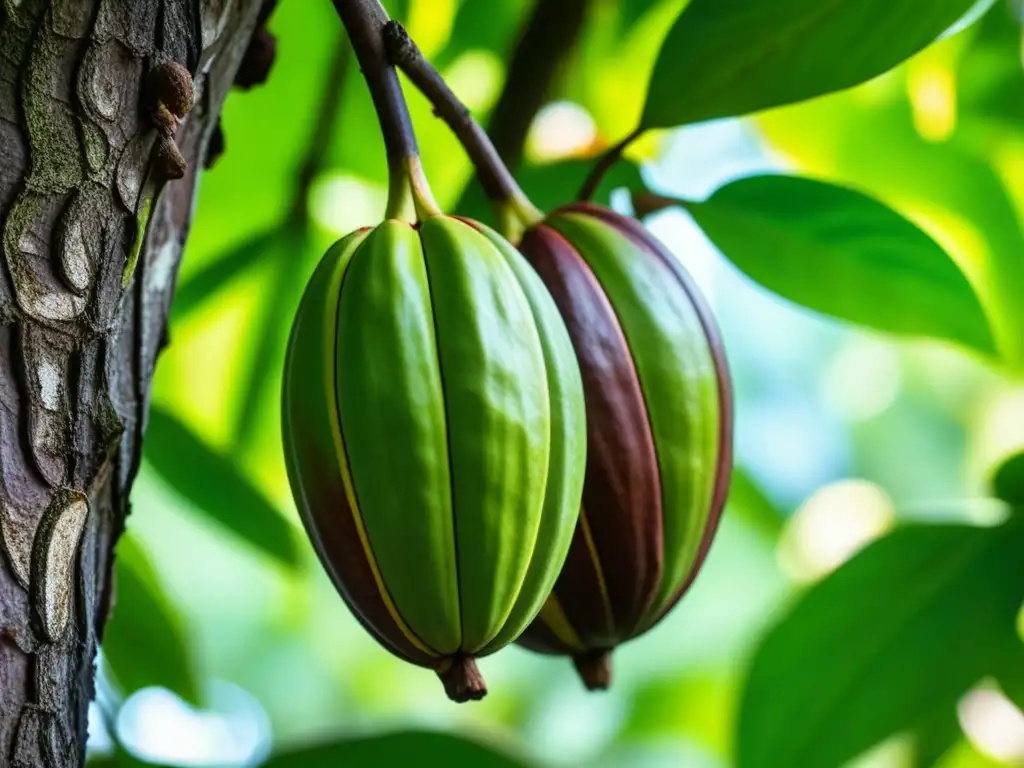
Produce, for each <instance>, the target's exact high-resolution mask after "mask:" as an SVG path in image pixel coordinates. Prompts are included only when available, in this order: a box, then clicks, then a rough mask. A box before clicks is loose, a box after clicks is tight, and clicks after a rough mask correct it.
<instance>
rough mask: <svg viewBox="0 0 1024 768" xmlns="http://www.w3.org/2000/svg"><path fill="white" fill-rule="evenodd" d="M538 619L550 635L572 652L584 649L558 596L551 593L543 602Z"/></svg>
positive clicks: (584, 646)
mask: <svg viewBox="0 0 1024 768" xmlns="http://www.w3.org/2000/svg"><path fill="white" fill-rule="evenodd" d="M538 619H539V620H540V622H541V623H542V624H543V626H544V627H545V628H547V629H548V630H549V631H550V632H551V634H552V635H554V637H555V638H556V639H557V640H558V641H559V642H561V643H563V644H564V645H565V646H567V647H568V648H569V650H570V651H571V652H573V653H576V652H579V651H582V650H585V649H586V645H584V644H583V641H582V640H580V638H579V635H577V634H576V630H575V629H573V628H572V624H571V623H570V622H569V619H568V617H567V616H566V615H565V609H564V608H562V604H561V603H560V602H559V601H558V597H557V596H556V595H555V594H554V593H552V594H551V596H550V597H548V599H547V601H546V602H545V603H544V607H543V608H541V610H540V615H539V616H538Z"/></svg>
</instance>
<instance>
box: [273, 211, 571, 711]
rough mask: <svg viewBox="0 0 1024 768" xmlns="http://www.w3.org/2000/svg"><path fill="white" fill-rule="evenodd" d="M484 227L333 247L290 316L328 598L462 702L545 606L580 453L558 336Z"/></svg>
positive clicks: (305, 461) (300, 431)
mask: <svg viewBox="0 0 1024 768" xmlns="http://www.w3.org/2000/svg"><path fill="white" fill-rule="evenodd" d="M482 229H483V228H482V227H481V228H480V229H478V228H476V227H474V226H470V225H469V224H467V223H466V222H463V221H460V220H458V219H455V218H450V217H444V216H429V217H427V218H426V219H424V220H423V221H422V222H421V223H419V224H417V225H415V226H413V225H410V224H407V223H404V222H400V221H397V220H388V221H385V222H384V223H382V224H381V225H380V226H378V227H377V228H375V229H373V230H361V231H359V232H355V233H353V234H351V235H349V236H348V237H346V238H344V239H342V240H341V241H339V242H338V243H337V244H335V245H334V246H333V247H332V248H331V249H330V250H329V251H328V252H327V254H326V255H325V256H324V258H323V259H322V261H321V263H320V264H319V265H318V267H317V269H316V271H315V272H314V274H313V276H312V278H311V280H310V283H309V285H308V286H307V289H306V292H305V294H304V297H303V299H302V302H301V305H300V308H299V310H298V313H297V315H296V318H295V322H294V325H293V328H292V334H291V338H290V341H289V348H288V356H287V362H286V366H285V376H284V390H283V403H282V405H283V409H282V410H283V413H282V427H283V439H284V447H285V456H286V463H287V468H288V475H289V480H290V483H291V487H292V491H293V494H294V497H295V501H296V504H297V506H298V509H299V512H300V515H301V517H302V520H303V523H304V525H305V527H306V530H307V532H308V534H309V537H310V539H311V540H312V542H313V545H314V548H315V549H316V551H317V554H318V555H319V557H320V560H321V562H322V563H323V565H324V567H325V569H326V570H327V572H328V573H329V575H330V577H331V578H332V580H333V582H334V584H335V586H336V588H337V589H338V591H339V592H340V594H341V595H342V597H343V598H344V600H345V602H346V603H347V605H348V606H349V608H350V609H351V610H352V612H353V613H354V614H355V616H356V617H357V618H358V620H359V621H360V622H361V623H362V625H363V626H364V627H365V629H366V630H367V631H368V632H369V633H370V634H371V635H372V636H373V637H375V638H376V639H377V640H378V641H379V642H380V644H381V645H383V646H384V647H385V648H387V649H388V650H389V651H391V652H392V653H394V654H395V655H397V656H399V657H400V658H402V659H405V660H406V661H409V662H412V663H414V664H418V665H420V666H424V667H429V668H432V669H434V670H436V671H437V673H438V674H439V675H440V676H441V679H442V681H443V682H444V684H445V689H446V691H447V692H448V695H449V696H450V697H451V698H453V699H455V700H458V701H464V700H468V699H475V698H480V697H481V696H483V694H484V693H485V691H486V688H485V686H484V684H483V680H482V678H481V677H480V675H479V672H478V671H477V669H476V666H475V663H474V661H473V659H474V657H479V656H483V655H486V654H489V653H492V652H494V651H496V650H498V649H500V648H501V647H503V646H504V645H506V644H508V643H510V642H512V641H513V640H514V639H515V638H516V636H517V635H518V634H519V633H520V632H521V631H522V630H523V628H525V627H526V626H527V625H528V624H529V623H530V622H531V621H532V620H533V618H534V617H535V616H536V614H537V612H538V611H539V610H540V609H541V606H542V605H543V603H544V600H545V598H546V597H547V595H548V593H549V592H550V590H551V588H552V585H553V584H554V581H555V579H556V577H557V575H558V573H559V569H560V568H561V566H562V564H563V562H564V560H565V557H566V552H567V551H568V547H569V543H570V541H571V538H572V535H573V529H574V527H575V524H576V520H577V517H578V509H579V500H580V494H581V489H582V483H583V473H584V457H585V453H586V419H585V414H584V405H583V394H582V384H581V380H580V373H579V368H578V365H577V363H576V360H575V356H574V355H573V351H572V345H571V342H570V340H569V337H568V334H567V331H566V328H565V325H564V323H563V321H562V320H561V317H560V316H559V313H558V310H557V308H556V307H555V305H554V303H553V302H552V301H551V298H550V296H548V294H547V292H546V290H545V289H544V286H543V283H542V282H541V281H540V279H539V278H538V277H537V275H536V274H535V273H534V272H533V270H532V269H531V268H530V267H529V265H528V264H527V263H526V261H525V259H524V258H523V257H522V256H521V255H520V254H519V253H518V252H517V251H516V250H515V249H514V248H513V247H512V246H511V245H509V244H508V243H507V242H505V241H503V240H501V239H500V238H499V237H498V236H497V235H494V234H493V233H490V232H489V231H488V232H487V233H486V234H485V233H484V231H482Z"/></svg>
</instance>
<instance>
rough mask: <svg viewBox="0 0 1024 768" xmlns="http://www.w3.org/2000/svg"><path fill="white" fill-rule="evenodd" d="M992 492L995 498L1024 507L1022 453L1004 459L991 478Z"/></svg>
mask: <svg viewBox="0 0 1024 768" xmlns="http://www.w3.org/2000/svg"><path fill="white" fill-rule="evenodd" d="M992 492H993V493H994V494H995V496H996V498H998V499H1002V500H1003V501H1005V502H1006V503H1007V504H1011V505H1013V506H1015V507H1024V453H1018V454H1016V455H1014V456H1011V457H1010V458H1008V459H1007V460H1006V461H1004V462H1003V463H1002V464H1001V465H1000V466H999V468H998V469H997V470H996V473H995V476H994V477H993V478H992Z"/></svg>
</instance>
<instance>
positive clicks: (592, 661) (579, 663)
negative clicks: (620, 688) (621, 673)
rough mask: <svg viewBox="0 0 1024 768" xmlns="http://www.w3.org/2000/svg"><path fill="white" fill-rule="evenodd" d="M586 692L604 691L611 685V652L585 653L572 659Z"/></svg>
mask: <svg viewBox="0 0 1024 768" xmlns="http://www.w3.org/2000/svg"><path fill="white" fill-rule="evenodd" d="M572 662H573V664H575V665H576V671H577V672H579V674H580V677H581V678H582V680H583V684H584V685H585V686H587V690H588V691H604V690H607V689H608V687H609V686H610V685H611V684H612V654H611V651H605V650H597V651H587V652H586V653H581V654H578V655H576V656H573V657H572Z"/></svg>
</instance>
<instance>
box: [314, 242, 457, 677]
mask: <svg viewBox="0 0 1024 768" xmlns="http://www.w3.org/2000/svg"><path fill="white" fill-rule="evenodd" d="M359 255H360V251H359V249H358V248H357V249H356V252H355V253H354V254H353V255H352V259H351V260H350V262H349V267H351V263H352V261H354V260H355V259H357V258H359ZM349 273H350V269H348V268H346V269H345V271H344V273H343V274H342V276H341V284H340V285H339V286H338V300H337V304H336V305H335V307H334V315H333V318H331V316H330V315H329V314H328V315H326V316H325V320H326V321H327V322H332V323H333V330H332V332H330V333H324V343H325V345H327V346H328V349H326V350H325V353H326V354H327V355H328V357H327V358H326V359H331V360H333V365H331V366H330V367H329V369H328V371H327V374H326V375H327V387H328V390H327V392H328V398H327V400H328V402H329V403H330V408H331V433H332V434H333V436H334V440H335V451H336V455H337V456H338V464H339V468H340V470H341V477H342V482H343V483H344V486H345V494H346V495H347V496H348V500H349V506H350V508H351V510H352V518H353V521H354V522H355V526H356V532H357V534H358V536H359V542H360V544H361V545H362V547H363V552H364V553H365V555H366V560H367V562H368V563H369V565H370V569H371V570H372V572H373V578H374V581H375V582H376V584H377V589H378V591H379V592H380V597H381V600H383V601H384V605H385V606H386V607H387V609H388V613H389V614H391V618H392V619H393V620H394V622H395V625H396V626H397V627H398V628H399V630H401V632H402V634H403V635H405V638H406V639H407V640H408V641H409V642H410V643H412V645H414V646H415V647H416V648H417V649H418V650H420V651H423V652H424V653H426V654H428V655H429V656H431V657H433V658H436V657H437V653H436V652H434V651H433V650H432V649H430V648H429V647H428V646H427V645H426V644H425V643H424V642H423V641H422V640H421V639H420V638H419V637H418V636H417V635H416V633H415V632H413V631H412V628H411V627H409V625H408V624H407V623H406V621H405V619H404V618H402V614H401V613H400V612H399V610H398V607H397V606H396V605H395V602H394V600H393V599H392V597H391V593H390V592H389V590H388V588H387V585H386V584H385V583H384V579H383V577H382V576H381V573H380V568H379V567H378V565H377V558H376V557H375V556H374V553H373V546H372V545H371V544H370V539H369V537H368V536H367V534H366V526H365V524H364V522H363V516H362V512H361V511H360V507H359V499H358V496H357V493H356V489H355V483H353V481H352V475H351V473H350V471H349V458H348V446H347V444H346V443H345V436H344V426H343V425H342V423H341V403H340V402H339V399H338V382H337V375H338V374H337V372H338V352H339V347H340V337H339V332H338V328H339V324H340V320H341V301H342V296H343V294H344V290H345V279H346V277H347V276H348V275H349Z"/></svg>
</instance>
